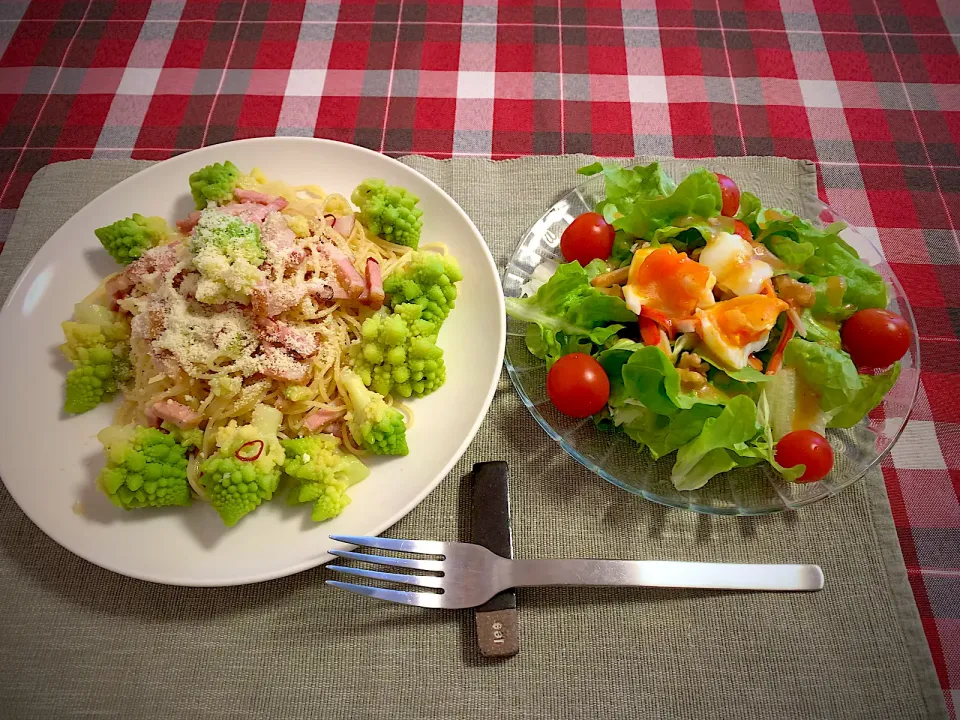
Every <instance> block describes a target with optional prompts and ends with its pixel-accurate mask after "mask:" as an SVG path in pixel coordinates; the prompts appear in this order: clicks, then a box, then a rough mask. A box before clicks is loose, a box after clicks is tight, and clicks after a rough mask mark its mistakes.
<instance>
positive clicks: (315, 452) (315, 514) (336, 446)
mask: <svg viewBox="0 0 960 720" xmlns="http://www.w3.org/2000/svg"><path fill="white" fill-rule="evenodd" d="M281 444H282V445H283V448H284V450H286V453H287V459H286V461H285V462H284V463H283V471H284V472H285V473H286V474H287V475H289V476H290V477H291V478H293V479H294V480H295V481H296V484H294V485H293V486H292V487H291V488H290V491H289V493H288V494H287V502H288V503H289V504H291V505H296V504H297V503H307V502H312V503H313V511H312V512H311V514H310V517H311V518H312V519H313V520H314V521H316V522H321V521H323V520H329V519H330V518H334V517H336V516H337V515H339V514H340V513H341V512H342V511H343V509H344V508H345V507H346V506H347V505H349V504H350V497H349V496H348V495H347V488H349V487H350V486H351V485H355V484H356V483H358V482H360V481H361V480H363V479H365V478H366V477H367V476H368V475H369V474H370V470H369V469H368V468H367V466H366V465H364V464H363V463H362V462H360V460H358V459H357V458H356V457H354V456H353V455H350V454H348V453H345V452H343V450H341V449H340V439H339V438H337V437H335V436H334V435H325V434H319V435H310V436H308V437H303V438H293V439H291V440H282V441H281Z"/></svg>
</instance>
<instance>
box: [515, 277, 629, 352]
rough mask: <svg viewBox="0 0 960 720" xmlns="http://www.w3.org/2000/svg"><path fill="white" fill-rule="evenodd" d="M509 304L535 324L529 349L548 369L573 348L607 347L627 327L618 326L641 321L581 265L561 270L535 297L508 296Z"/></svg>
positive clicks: (530, 329) (528, 337)
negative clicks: (595, 284) (598, 287)
mask: <svg viewBox="0 0 960 720" xmlns="http://www.w3.org/2000/svg"><path fill="white" fill-rule="evenodd" d="M506 306H507V314H508V315H510V316H511V317H513V318H516V319H518V320H524V321H526V322H528V323H532V325H531V326H530V327H528V328H527V335H526V340H527V347H528V348H529V349H530V352H531V353H533V354H534V355H535V356H537V357H539V358H542V359H543V360H546V361H547V365H548V366H549V365H552V364H553V362H554V361H556V359H557V358H559V357H560V356H561V355H564V354H566V353H568V352H574V349H576V350H585V349H587V347H588V346H587V342H588V341H589V342H590V343H593V344H596V345H603V344H604V343H605V342H607V341H608V340H609V339H610V338H612V337H613V336H614V335H616V334H617V333H618V332H619V331H620V330H622V329H623V326H622V325H619V324H617V323H624V322H636V321H637V316H636V315H635V314H634V313H633V312H631V311H630V310H629V309H628V308H627V306H626V304H625V303H624V302H623V300H621V299H620V298H618V297H614V296H612V295H604V294H603V293H601V292H599V291H598V290H596V289H595V288H593V287H592V286H591V285H590V280H589V277H588V275H587V272H586V271H585V270H584V268H582V267H581V266H580V263H577V262H572V263H565V264H563V265H561V266H560V267H558V268H557V271H556V272H555V273H554V274H553V277H551V278H550V280H548V281H547V282H546V283H544V284H543V285H542V286H541V287H540V289H539V290H537V292H536V294H535V295H532V296H531V297H528V298H506ZM571 348H574V349H571Z"/></svg>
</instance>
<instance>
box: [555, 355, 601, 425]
mask: <svg viewBox="0 0 960 720" xmlns="http://www.w3.org/2000/svg"><path fill="white" fill-rule="evenodd" d="M547 395H549V396H550V402H552V403H553V406H554V407H555V408H557V410H559V411H560V412H562V413H563V414H564V415H569V416H571V417H578V418H582V417H588V416H590V415H593V414H594V413H597V412H600V411H601V410H602V409H603V406H604V405H606V404H607V400H609V399H610V380H609V378H607V374H606V373H605V372H604V370H603V367H601V365H600V363H598V362H597V361H596V360H594V359H593V358H592V357H590V356H589V355H586V354H584V353H572V354H570V355H564V356H563V357H562V358H560V359H559V360H557V361H556V362H555V363H554V364H553V367H551V368H550V372H548V373H547Z"/></svg>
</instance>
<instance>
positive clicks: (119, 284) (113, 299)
mask: <svg viewBox="0 0 960 720" xmlns="http://www.w3.org/2000/svg"><path fill="white" fill-rule="evenodd" d="M134 285H136V283H135V282H133V280H131V279H130V277H129V276H128V275H127V273H126V272H119V273H117V274H116V275H114V276H113V277H112V278H110V279H109V280H107V282H106V283H104V286H103V290H104V292H106V293H107V296H108V297H109V298H110V309H111V310H114V311H122V312H126V311H125V310H122V308H120V306H119V305H118V304H117V301H118V300H123V299H124V298H125V297H127V295H129V294H130V290H132V289H133V286H134Z"/></svg>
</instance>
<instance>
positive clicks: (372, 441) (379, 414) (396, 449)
mask: <svg viewBox="0 0 960 720" xmlns="http://www.w3.org/2000/svg"><path fill="white" fill-rule="evenodd" d="M340 379H341V380H342V381H343V386H344V389H345V390H346V391H347V395H348V396H349V397H350V403H351V404H352V405H353V410H352V412H349V413H347V415H346V421H347V428H348V430H349V431H350V434H351V435H352V436H353V439H354V440H355V441H356V442H357V444H359V445H360V447H362V448H363V449H364V450H368V451H369V452H372V453H373V454H374V455H406V454H407V452H408V450H407V426H406V425H405V424H404V420H403V413H402V412H400V411H399V410H397V409H396V408H393V407H390V406H389V405H387V403H386V401H385V400H384V399H383V396H382V395H380V394H378V393H375V392H373V391H372V390H368V389H367V387H366V386H365V385H364V384H363V380H362V379H361V378H360V376H359V375H357V374H356V373H355V372H353V371H352V370H344V371H343V372H342V373H341V374H340Z"/></svg>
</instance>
